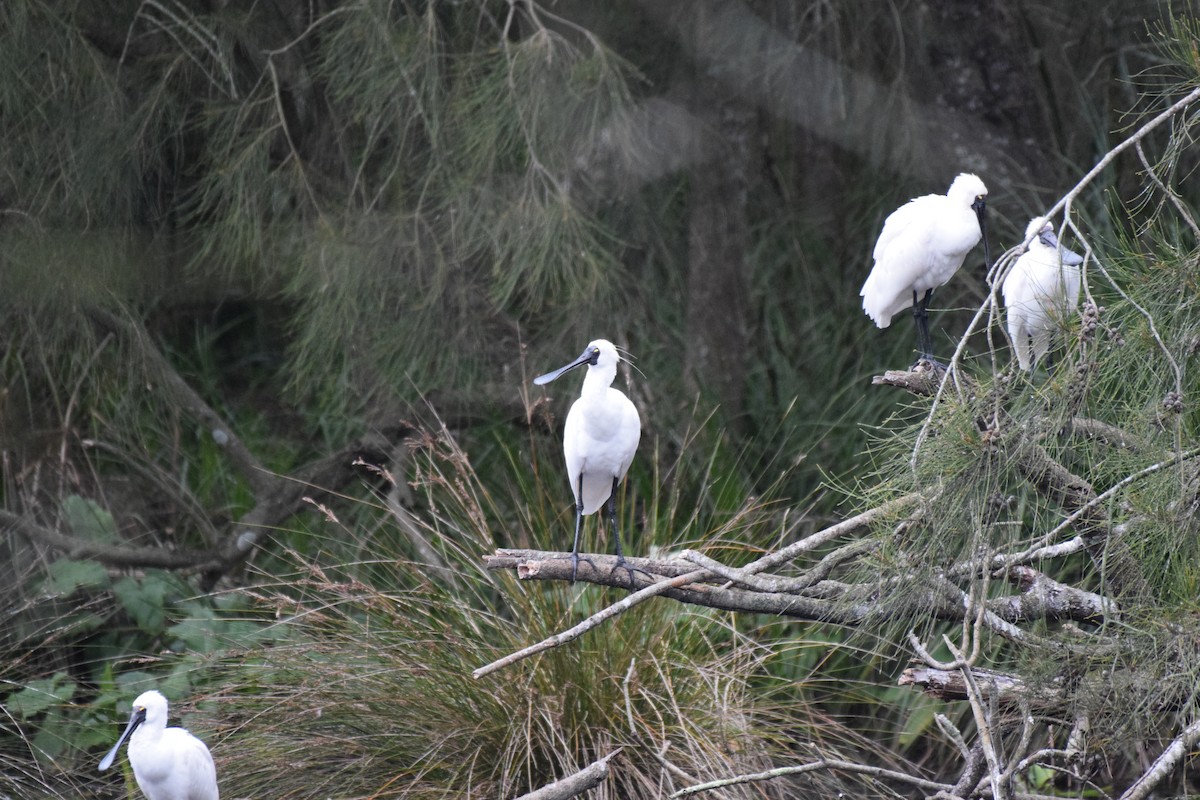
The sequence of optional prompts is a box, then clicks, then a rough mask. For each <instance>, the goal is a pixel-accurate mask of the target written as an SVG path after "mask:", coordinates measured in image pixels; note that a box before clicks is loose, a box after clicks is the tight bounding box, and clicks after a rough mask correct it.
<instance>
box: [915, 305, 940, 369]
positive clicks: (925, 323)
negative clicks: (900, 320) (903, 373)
mask: <svg viewBox="0 0 1200 800" xmlns="http://www.w3.org/2000/svg"><path fill="white" fill-rule="evenodd" d="M931 297H933V289H926V290H925V296H924V297H922V298H920V299H919V300H918V299H917V291H916V289H914V290H913V311H912V314H913V322H915V323H916V325H917V356H918V359H917V364H919V363H921V361H928V362H929V363H930V364H933V365H934V366H935V367H940V368H942V369H945V368H946V367H945V366H944V365H943V364H939V363H938V361H937V359H935V358H934V357H933V339H932V337H930V335H929V298H931ZM913 366H916V364H914V365H913Z"/></svg>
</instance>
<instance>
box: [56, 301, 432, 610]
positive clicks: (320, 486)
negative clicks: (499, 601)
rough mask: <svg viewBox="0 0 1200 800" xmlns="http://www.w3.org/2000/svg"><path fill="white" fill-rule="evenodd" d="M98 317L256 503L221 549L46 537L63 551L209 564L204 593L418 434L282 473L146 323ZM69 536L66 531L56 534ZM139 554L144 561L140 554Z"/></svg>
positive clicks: (393, 431) (122, 560)
mask: <svg viewBox="0 0 1200 800" xmlns="http://www.w3.org/2000/svg"><path fill="white" fill-rule="evenodd" d="M89 313H90V315H91V318H92V320H93V322H94V323H95V324H96V325H97V326H98V327H100V328H102V329H103V330H105V331H108V332H110V333H112V334H114V335H115V336H118V337H120V338H121V339H122V340H123V341H125V342H126V343H127V344H128V345H129V346H131V347H132V348H133V349H134V350H135V351H136V353H137V355H138V357H139V358H140V359H141V360H142V363H143V364H144V365H145V368H146V370H147V372H148V373H150V374H151V375H152V376H156V377H155V378H154V379H155V380H157V382H158V383H159V384H160V385H161V386H162V388H163V390H164V392H165V394H166V396H167V397H168V398H169V399H170V400H171V402H173V403H174V404H175V405H177V406H178V407H179V408H180V409H182V410H183V411H184V412H185V413H187V414H188V415H189V416H191V417H192V418H194V419H195V420H196V421H198V422H199V423H200V424H202V425H203V426H204V427H205V428H206V429H207V430H208V433H209V435H211V436H212V437H213V439H214V440H215V441H217V442H218V443H219V444H220V445H221V447H222V448H223V449H224V451H225V452H226V453H227V454H228V456H229V458H230V461H231V462H232V463H233V464H234V465H235V466H236V467H237V469H238V471H239V472H240V473H241V475H242V477H243V478H244V479H245V480H246V482H247V483H248V484H249V486H250V489H251V492H252V493H253V495H254V501H255V504H254V507H253V508H251V509H250V511H248V512H246V514H245V515H243V516H242V517H241V518H240V519H239V520H238V521H237V522H236V523H234V524H233V525H232V526H230V529H229V532H228V534H227V535H226V537H225V541H224V542H223V543H221V545H220V546H219V552H218V553H217V554H213V553H199V554H197V553H192V554H182V555H181V554H180V553H178V552H175V551H164V552H162V553H159V554H156V553H155V551H154V550H153V549H151V548H139V549H128V548H122V549H120V550H119V551H118V550H112V549H111V548H108V549H106V548H96V547H95V546H93V548H92V550H90V551H87V550H80V549H79V543H78V542H74V541H72V540H70V537H67V539H62V538H59V539H57V540H55V539H53V538H52V537H46V536H40V537H38V538H39V539H40V540H41V541H44V542H51V541H57V542H58V544H57V545H55V546H56V547H57V549H60V550H62V549H65V550H69V551H74V552H80V553H84V552H87V553H89V557H91V558H95V559H97V560H99V561H102V562H105V563H109V564H122V565H126V566H168V565H169V566H175V567H181V566H182V567H187V566H201V565H203V567H204V580H203V581H202V587H201V588H203V589H204V590H206V591H207V590H208V589H211V588H212V586H213V585H215V584H216V582H217V580H218V579H219V578H220V577H221V576H222V575H224V574H227V573H228V572H229V571H230V570H232V569H234V568H236V567H237V566H238V565H239V564H241V562H242V561H244V560H245V559H246V558H247V557H248V556H249V555H250V553H251V552H252V551H253V549H254V547H255V545H256V544H257V543H258V540H259V537H260V536H261V535H262V532H263V531H265V530H270V529H272V528H275V527H277V526H279V525H281V524H282V523H283V522H284V521H286V520H287V519H288V518H289V517H291V516H293V515H294V514H295V513H296V512H297V511H299V510H300V509H301V508H303V507H304V504H305V502H306V500H305V498H306V497H307V498H311V497H313V496H319V495H321V494H330V493H334V492H336V491H338V490H339V489H340V488H342V487H343V486H345V485H346V484H348V483H349V482H350V481H352V480H354V479H355V478H356V477H357V476H358V474H359V473H358V472H357V471H356V467H355V461H358V460H367V461H373V462H378V463H384V462H386V461H387V460H388V459H389V457H390V453H391V452H392V451H393V448H394V446H395V445H396V443H397V442H399V441H401V440H402V439H403V438H404V437H405V436H407V435H408V434H410V433H412V431H413V428H412V427H411V426H409V425H406V424H400V425H396V426H394V427H392V428H389V429H386V430H382V431H377V432H372V433H369V434H366V435H364V436H362V437H360V438H359V439H357V440H356V441H354V442H351V443H350V444H348V445H347V446H346V447H344V448H342V449H341V450H340V451H338V452H336V453H333V454H331V455H328V456H325V457H322V458H319V459H316V460H315V461H312V462H310V463H309V464H307V465H305V466H303V467H301V468H300V469H298V470H296V471H295V472H294V473H293V474H292V475H290V476H284V475H278V474H275V473H273V472H271V471H269V470H268V469H266V468H265V467H264V466H263V465H262V463H261V462H260V461H259V460H258V458H257V456H255V455H254V454H253V453H252V452H251V451H250V449H249V448H248V447H246V445H245V444H244V443H243V442H242V440H241V439H240V438H239V437H238V435H237V432H236V431H234V429H233V427H232V426H231V425H229V424H228V423H227V422H226V420H224V419H223V418H222V417H221V415H220V414H218V413H217V412H216V411H215V410H214V409H213V408H212V407H211V406H209V405H208V403H206V402H205V401H204V399H203V398H201V397H200V395H199V394H198V393H197V392H196V391H195V390H194V389H192V387H191V386H189V385H188V383H187V381H185V380H184V379H183V378H182V377H181V376H180V375H179V373H178V372H176V371H175V369H174V367H172V366H171V364H170V362H169V361H167V359H166V358H165V357H164V356H163V354H162V353H161V352H160V351H159V349H158V348H157V347H156V346H155V344H154V342H153V341H152V339H151V337H150V334H149V333H148V332H147V331H146V329H145V327H143V326H142V324H141V322H140V321H138V320H136V319H134V318H132V317H127V316H120V315H118V314H115V313H112V312H109V311H106V310H103V309H99V308H92V309H90V310H89ZM55 536H57V537H62V534H55ZM134 554H136V556H137V557H136V558H135V557H134Z"/></svg>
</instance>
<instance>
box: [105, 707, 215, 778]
mask: <svg viewBox="0 0 1200 800" xmlns="http://www.w3.org/2000/svg"><path fill="white" fill-rule="evenodd" d="M127 737H128V739H129V763H130V764H131V765H132V766H133V777H134V778H136V779H137V785H138V786H139V787H141V790H142V793H143V794H145V795H146V798H147V800H219V796H218V794H217V768H216V767H215V766H214V765H213V759H212V754H210V753H209V752H208V748H207V747H206V746H205V744H204V742H202V741H200V740H199V739H197V738H196V737H195V736H192V735H191V734H190V733H188V732H187V731H186V730H184V729H183V728H168V727H167V698H165V697H163V696H162V695H161V694H159V693H158V692H156V691H154V690H151V691H149V692H143V693H142V694H140V695H138V697H137V699H136V700H134V701H133V710H132V712H131V713H130V715H129V724H128V725H126V726H125V732H124V733H122V734H121V738H119V739H117V743H116V744H114V745H113V747H112V749H111V750H109V751H108V755H106V756H105V757H104V760H103V761H101V762H100V771H101V772H103V771H104V770H106V769H108V768H109V767H111V766H112V763H113V760H114V759H115V758H116V757H117V751H118V750H119V749H121V744H122V743H123V742H124V741H125V739H126V738H127Z"/></svg>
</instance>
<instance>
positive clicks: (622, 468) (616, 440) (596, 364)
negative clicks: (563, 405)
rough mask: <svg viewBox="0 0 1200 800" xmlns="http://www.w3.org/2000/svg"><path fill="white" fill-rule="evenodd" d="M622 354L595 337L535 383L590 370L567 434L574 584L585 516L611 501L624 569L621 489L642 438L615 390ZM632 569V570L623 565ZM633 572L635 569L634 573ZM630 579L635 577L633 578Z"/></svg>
mask: <svg viewBox="0 0 1200 800" xmlns="http://www.w3.org/2000/svg"><path fill="white" fill-rule="evenodd" d="M620 361H621V356H620V354H619V353H618V352H617V348H616V347H615V346H613V344H612V342H609V341H607V340H605V339H596V340H595V341H593V342H591V343H589V344H588V346H587V347H586V348H585V349H584V351H583V353H582V354H581V355H580V356H579V358H576V359H575V360H574V361H572V362H571V363H569V364H567V365H565V366H562V367H559V368H558V369H556V370H554V371H553V372H548V373H546V374H545V375H540V376H538V377H537V378H534V379H533V382H534V383H535V384H537V385H538V386H543V385H545V384H547V383H549V382H550V381H552V380H554V379H555V378H558V377H559V376H561V375H563V374H564V373H566V372H569V371H571V370H573V369H575V368H576V367H582V366H585V365H586V366H587V375H585V376H584V379H583V390H582V391H581V392H580V393H579V399H578V400H576V401H575V402H574V403H572V404H571V410H570V411H569V412H568V413H567V422H566V426H565V427H564V430H563V454H564V455H565V456H566V461H567V477H568V478H569V480H570V481H571V491H572V492H574V493H575V543H574V544H573V545H572V546H571V581H572V582H574V580H575V576H576V575H577V574H578V572H579V533H580V530H581V529H582V528H583V518H584V517H585V516H587V515H589V514H594V513H595V512H596V511H598V510H599V509H600V507H601V506H602V505H604V501H605V500H607V501H608V519H609V522H610V523H611V525H612V537H613V542H614V543H615V545H616V549H617V563H618V565H621V566H624V565H625V555H624V554H623V553H622V552H621V534H620V532H619V531H618V530H617V509H616V499H617V485H618V484H619V483H620V482H621V480H622V479H623V478H624V477H625V473H626V472H628V471H629V465H630V464H631V463H633V454H634V452H635V451H636V450H637V446H638V440H639V439H641V435H642V421H641V418H640V417H639V416H638V412H637V409H636V408H635V407H634V405H633V403H632V402H630V400H629V398H628V397H626V396H625V395H624V394H622V393H621V392H620V391H619V390H617V389H614V388H613V387H612V382H613V379H614V378H616V376H617V364H618V362H620ZM625 568H626V569H629V567H625ZM631 572H632V570H631ZM630 578H631V580H632V575H631V576H630Z"/></svg>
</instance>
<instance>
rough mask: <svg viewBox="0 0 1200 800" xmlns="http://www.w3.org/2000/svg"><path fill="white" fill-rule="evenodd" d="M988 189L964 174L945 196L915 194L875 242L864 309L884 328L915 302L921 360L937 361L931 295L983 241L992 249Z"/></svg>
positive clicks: (973, 176) (895, 212)
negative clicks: (988, 230) (930, 329)
mask: <svg viewBox="0 0 1200 800" xmlns="http://www.w3.org/2000/svg"><path fill="white" fill-rule="evenodd" d="M987 193H988V190H987V187H986V186H984V185H983V181H981V180H980V179H979V178H978V177H977V176H975V175H971V174H969V173H966V172H964V173H962V174H961V175H959V176H958V177H957V178H955V179H954V182H953V183H951V184H950V189H949V191H947V192H946V193H945V194H944V195H943V194H927V195H925V196H924V197H916V198H913V199H912V200H909V201H908V202H907V203H905V204H904V205H902V206H900V207H899V208H898V209H896V210H895V211H893V212H892V213H891V214H890V215H889V216H888V218H887V220H886V221H884V223H883V231H881V232H880V234H879V241H877V242H876V243H875V252H874V258H875V266H874V267H873V268H872V269H871V274H870V275H868V276H867V282H866V283H864V284H863V287H862V291H860V292H859V294H860V295H862V299H863V300H862V304H863V311H865V312H866V314H867V316H868V317H870V318H871V319H872V320H874V321H875V324H876V325H878V326H879V327H880V328H886V327H887V326H888V325H891V324H892V317H893V316H895V315H896V314H897V313H899V312H900V311H903V310H904V309H906V308H908V307H909V306H912V310H913V320H914V321H915V322H916V325H917V352H918V353H919V354H920V358H922V359H927V360H929V361H930V362H933V363H937V362H936V361H934V358H933V342H932V340H931V339H930V336H929V314H928V308H929V298H930V297H931V296H932V295H933V290H934V289H936V288H937V287H939V286H941V285H942V284H944V283H945V282H946V281H948V280H950V278H951V277H952V276H953V275H954V273H955V272H958V268H959V267H961V266H962V263H963V259H964V258H966V257H967V253H969V252H970V251H971V250H972V249H973V248H974V247H975V245H977V244H979V240H980V239H981V238H982V239H983V251H984V259H985V260H990V259H989V256H988V251H987Z"/></svg>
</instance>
